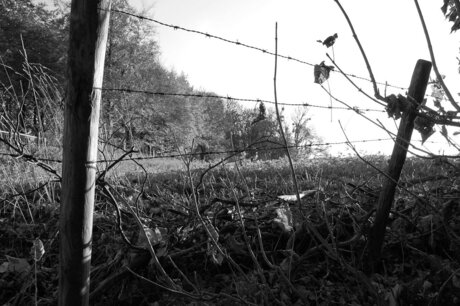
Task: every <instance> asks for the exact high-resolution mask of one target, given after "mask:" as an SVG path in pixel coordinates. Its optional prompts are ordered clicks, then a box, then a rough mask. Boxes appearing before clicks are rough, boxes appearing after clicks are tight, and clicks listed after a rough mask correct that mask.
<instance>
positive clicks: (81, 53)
mask: <svg viewBox="0 0 460 306" xmlns="http://www.w3.org/2000/svg"><path fill="white" fill-rule="evenodd" d="M110 8H111V0H98V1H93V0H72V4H71V15H70V39H69V41H70V43H69V51H68V88H67V100H66V105H65V114H64V115H65V117H64V153H63V169H62V195H61V201H62V203H61V213H60V254H59V260H60V267H59V268H60V271H59V305H66V306H68V305H88V304H89V285H90V278H89V274H90V264H91V245H92V227H93V211H94V192H95V184H96V163H97V144H98V128H99V112H100V102H101V89H100V88H101V87H102V79H103V78H102V77H103V72H104V61H105V50H106V44H107V32H108V26H109V19H110Z"/></svg>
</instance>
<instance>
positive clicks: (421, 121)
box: [414, 116, 435, 144]
mask: <svg viewBox="0 0 460 306" xmlns="http://www.w3.org/2000/svg"><path fill="white" fill-rule="evenodd" d="M414 128H415V129H416V130H417V131H418V132H419V133H420V135H421V136H422V144H423V143H424V142H425V141H426V140H427V139H428V138H430V136H431V135H433V134H434V132H435V130H434V121H433V120H431V119H430V118H426V117H420V116H419V117H417V118H416V119H415V122H414Z"/></svg>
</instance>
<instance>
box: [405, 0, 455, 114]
mask: <svg viewBox="0 0 460 306" xmlns="http://www.w3.org/2000/svg"><path fill="white" fill-rule="evenodd" d="M414 3H415V7H416V8H417V12H418V15H419V17H420V21H421V23H422V27H423V32H424V33H425V38H426V43H427V45H428V50H429V51H430V57H431V63H432V64H433V70H434V73H435V74H436V78H437V79H438V81H439V83H440V84H441V86H442V89H443V90H444V92H445V94H446V96H447V98H448V99H449V101H450V104H452V106H453V107H454V108H455V109H456V110H457V111H458V112H460V106H459V105H458V104H457V102H455V100H454V97H453V96H452V94H451V93H450V91H449V89H448V88H447V86H446V84H445V83H444V80H443V79H442V76H441V74H440V73H439V70H438V66H437V65H436V59H435V57H434V52H433V46H432V45H431V40H430V35H429V34H428V29H427V27H426V24H425V19H424V18H423V14H422V10H421V9H420V5H419V4H418V1H417V0H414ZM458 13H459V12H457V14H458Z"/></svg>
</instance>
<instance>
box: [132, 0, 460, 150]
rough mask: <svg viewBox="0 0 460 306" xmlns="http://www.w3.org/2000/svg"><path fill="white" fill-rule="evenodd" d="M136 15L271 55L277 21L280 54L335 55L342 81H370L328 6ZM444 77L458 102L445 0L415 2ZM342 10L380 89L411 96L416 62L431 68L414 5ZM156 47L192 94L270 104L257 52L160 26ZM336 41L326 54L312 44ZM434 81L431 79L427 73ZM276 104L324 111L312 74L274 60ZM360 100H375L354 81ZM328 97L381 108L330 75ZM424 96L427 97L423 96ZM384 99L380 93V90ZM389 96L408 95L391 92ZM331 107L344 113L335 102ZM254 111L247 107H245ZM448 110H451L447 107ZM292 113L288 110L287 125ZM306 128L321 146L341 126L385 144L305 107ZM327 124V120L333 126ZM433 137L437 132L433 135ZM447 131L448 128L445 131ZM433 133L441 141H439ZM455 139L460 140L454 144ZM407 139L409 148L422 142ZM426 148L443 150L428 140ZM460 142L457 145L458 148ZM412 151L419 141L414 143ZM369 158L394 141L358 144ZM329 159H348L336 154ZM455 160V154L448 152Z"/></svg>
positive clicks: (376, 132) (346, 2) (209, 5)
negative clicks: (407, 89)
mask: <svg viewBox="0 0 460 306" xmlns="http://www.w3.org/2000/svg"><path fill="white" fill-rule="evenodd" d="M129 2H130V3H131V4H132V5H133V6H135V7H137V8H138V9H147V10H148V12H147V13H146V15H147V16H149V17H152V18H154V19H157V20H159V21H161V22H165V23H168V24H173V25H177V26H180V27H184V28H189V29H193V30H198V31H202V32H207V33H209V34H213V35H216V36H221V37H224V38H227V39H230V40H234V41H239V42H241V43H245V44H248V45H253V46H256V47H259V48H262V49H267V50H269V51H272V52H273V51H274V45H275V39H274V37H275V23H276V22H278V52H279V53H280V54H283V55H287V56H292V57H294V58H298V59H300V60H303V61H305V62H308V63H312V64H319V63H320V62H321V61H323V60H325V61H326V63H328V64H329V61H328V59H327V57H326V52H328V53H329V54H330V55H331V56H333V55H334V56H335V60H336V62H337V64H338V65H339V66H340V67H341V68H342V69H343V70H344V71H345V72H347V73H349V74H353V75H358V76H362V77H365V78H369V74H368V72H367V69H366V66H365V64H364V61H363V58H362V56H361V54H360V52H359V49H358V47H357V45H356V43H355V41H354V39H353V37H352V33H351V31H350V28H349V26H348V24H347V23H346V20H345V18H344V16H343V15H342V13H341V11H340V10H339V8H338V6H337V4H336V3H335V1H334V0H316V1H314V0H283V1H282V0H231V1H230V0H226V1H224V0H156V1H151V0H130V1H129ZM419 2H420V6H421V8H422V11H423V13H424V17H425V21H426V23H427V26H428V28H429V32H430V35H431V40H432V44H433V48H434V52H435V55H436V61H437V64H438V67H439V70H440V72H441V73H442V74H445V75H447V78H446V80H445V81H446V83H447V85H448V86H449V87H450V90H451V92H452V93H453V94H454V97H455V98H458V95H457V93H458V92H459V91H460V89H459V84H460V77H459V74H458V62H457V56H459V54H458V53H459V35H460V33H452V34H451V33H450V27H451V23H450V22H448V21H447V20H445V19H444V16H443V15H442V12H441V10H440V7H441V5H442V4H443V1H442V0H420V1H419ZM341 4H342V5H343V7H344V8H345V10H346V11H347V13H348V15H349V17H350V19H351V20H352V22H353V25H354V27H355V30H356V32H357V35H358V37H359V38H360V40H361V43H362V45H363V47H364V49H365V51H366V53H367V56H368V59H369V61H370V63H371V66H372V68H373V71H374V75H375V77H376V79H377V81H378V82H383V83H384V82H388V83H389V84H393V85H397V86H401V87H408V85H409V83H410V79H411V76H412V71H413V68H414V66H415V63H416V61H417V60H418V59H426V60H430V57H429V53H428V48H427V44H426V40H425V36H424V34H423V30H422V27H421V23H420V20H419V18H418V15H417V11H416V8H415V4H414V1H412V0H342V1H341ZM156 29H157V40H158V42H159V45H160V49H161V61H162V62H163V63H164V64H165V65H166V66H167V67H169V68H171V69H174V70H175V71H176V72H178V73H182V72H183V73H184V74H186V75H187V76H188V79H189V81H190V83H191V84H192V85H193V86H194V87H195V88H196V89H205V90H208V91H212V92H215V93H216V94H219V95H223V96H227V95H228V96H232V97H240V98H254V99H257V98H259V99H267V100H273V96H274V94H273V71H274V57H273V56H270V55H267V54H263V53H261V52H258V51H254V50H250V49H247V48H243V47H241V46H236V45H233V44H228V43H225V42H222V41H219V40H216V39H210V38H206V37H204V36H202V35H197V34H193V33H187V32H184V31H181V30H174V29H171V28H168V27H164V26H160V25H158V26H157V27H156ZM334 33H337V34H338V39H337V41H336V44H335V45H334V53H332V49H327V48H325V47H324V46H323V45H321V44H319V43H317V42H316V41H317V40H319V39H321V40H324V39H325V38H326V37H328V36H329V35H332V34H334ZM432 77H434V74H432ZM277 79H278V100H279V101H280V102H288V103H298V104H302V103H310V104H315V105H323V106H328V105H330V103H331V101H330V98H329V96H328V95H327V94H326V93H325V92H324V91H323V89H322V88H321V87H320V86H319V85H318V84H314V83H313V67H311V66H308V65H303V64H299V63H296V62H294V61H288V60H283V59H279V60H278V75H277ZM355 81H356V83H357V84H358V85H359V87H360V88H362V89H363V90H364V91H366V92H368V93H370V94H371V95H373V91H372V86H371V84H370V82H367V81H360V80H355ZM324 85H325V87H326V88H328V87H329V88H330V90H331V92H332V94H333V95H334V96H336V97H338V98H340V99H342V100H344V101H346V102H347V103H348V104H350V105H353V106H358V107H361V108H372V109H382V107H381V106H379V105H377V104H375V103H374V102H372V101H370V100H369V99H367V98H365V97H364V96H363V95H362V94H360V93H359V92H358V91H357V90H356V89H355V88H353V87H352V85H351V84H350V83H348V82H347V81H346V80H345V79H344V77H343V76H342V75H340V74H339V73H333V74H331V77H330V79H329V83H325V84H324ZM429 90H430V88H428V91H427V93H428V94H429V93H430V91H429ZM380 91H381V93H382V94H383V93H384V91H385V88H384V86H380ZM387 93H388V94H389V93H395V94H398V93H401V94H405V92H404V91H403V90H395V89H391V88H388V89H387ZM332 105H333V106H341V105H340V104H338V102H335V101H333V102H332ZM247 106H248V107H253V106H254V104H247ZM445 106H446V108H447V109H449V107H448V105H447V103H446V105H445ZM292 112H293V108H289V107H286V109H285V113H286V117H289V116H290V115H291V114H292ZM309 114H310V116H311V117H312V120H311V121H310V122H311V125H312V126H313V127H314V129H315V130H316V133H317V134H318V135H319V136H321V137H322V138H323V140H324V141H325V142H337V141H344V140H345V138H344V135H343V133H342V131H341V130H340V127H339V125H338V122H339V120H340V121H341V122H342V125H343V126H344V127H345V129H346V133H347V135H348V136H349V138H350V139H351V140H361V139H377V138H388V134H387V133H386V132H384V131H382V130H381V129H379V128H376V127H375V126H373V125H372V124H371V123H369V122H368V121H366V120H365V119H363V118H362V117H360V116H359V115H357V114H356V113H354V112H351V111H340V110H333V112H332V114H331V111H330V110H323V109H319V108H310V110H309ZM366 115H368V116H369V117H370V118H372V119H379V120H380V121H381V122H382V123H384V124H385V125H386V126H387V128H388V129H390V130H392V131H396V127H395V123H394V122H393V120H392V119H388V118H387V115H386V114H385V113H374V112H368V113H366ZM331 116H332V118H331ZM438 130H439V128H438ZM450 131H451V132H453V131H455V129H451V130H450ZM437 134H439V133H437ZM459 137H460V136H459ZM419 139H420V136H419V135H418V133H414V136H413V140H419ZM430 140H431V141H437V142H443V143H445V142H444V141H443V138H442V137H439V135H435V136H433V137H432V138H430ZM459 141H460V140H459ZM415 143H417V142H415ZM427 147H428V148H430V149H431V150H432V152H433V153H439V152H440V151H443V150H444V151H445V152H449V153H452V150H450V151H449V147H448V145H447V144H442V145H439V144H427ZM357 148H358V149H359V150H361V151H363V152H364V151H365V152H367V153H376V152H379V151H380V152H382V153H385V154H390V153H391V150H392V144H391V142H386V143H371V144H362V145H359V144H357ZM333 151H334V152H337V151H346V150H345V147H343V146H342V147H334V148H333ZM453 152H455V151H453Z"/></svg>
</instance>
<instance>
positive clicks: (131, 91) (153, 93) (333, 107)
mask: <svg viewBox="0 0 460 306" xmlns="http://www.w3.org/2000/svg"><path fill="white" fill-rule="evenodd" d="M94 89H99V90H102V91H119V92H126V93H139V94H146V95H158V96H172V97H174V96H177V97H192V98H216V99H223V100H229V101H239V102H254V103H261V102H262V103H266V104H275V102H274V101H270V100H263V99H250V98H235V97H231V96H220V95H213V94H199V93H167V92H161V91H149V90H138V89H131V88H106V87H102V88H100V87H94ZM278 104H279V105H284V106H306V107H313V108H323V109H339V110H347V111H355V112H382V113H385V112H386V111H385V110H380V109H371V108H358V107H356V106H352V107H351V108H350V107H339V106H323V105H315V104H310V103H283V102H278Z"/></svg>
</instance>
